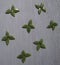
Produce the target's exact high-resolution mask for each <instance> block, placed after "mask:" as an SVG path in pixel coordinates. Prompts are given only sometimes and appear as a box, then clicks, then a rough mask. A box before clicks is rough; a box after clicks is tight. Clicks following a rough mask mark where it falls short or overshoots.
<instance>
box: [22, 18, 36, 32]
mask: <svg viewBox="0 0 60 65" xmlns="http://www.w3.org/2000/svg"><path fill="white" fill-rule="evenodd" d="M22 28H25V29H26V30H27V32H28V33H30V31H31V29H35V27H34V26H33V25H32V20H31V19H30V20H29V22H28V24H25V25H23V26H22Z"/></svg>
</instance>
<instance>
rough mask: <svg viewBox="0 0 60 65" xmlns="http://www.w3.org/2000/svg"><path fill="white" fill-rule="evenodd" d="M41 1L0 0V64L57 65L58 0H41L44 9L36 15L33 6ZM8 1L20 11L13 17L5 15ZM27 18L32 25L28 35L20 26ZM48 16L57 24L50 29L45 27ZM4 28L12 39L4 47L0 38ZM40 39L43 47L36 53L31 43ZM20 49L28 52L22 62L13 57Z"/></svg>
mask: <svg viewBox="0 0 60 65" xmlns="http://www.w3.org/2000/svg"><path fill="white" fill-rule="evenodd" d="M41 2H42V0H0V65H60V0H43V2H44V4H45V7H46V10H47V12H46V13H43V12H42V13H41V15H38V13H37V10H36V8H35V6H34V5H35V4H36V3H41ZM12 4H13V5H14V6H15V7H16V8H18V9H19V10H20V12H19V13H17V14H16V16H15V18H14V17H12V16H11V15H6V14H5V11H6V9H8V8H10V7H11V5H12ZM29 19H32V21H33V24H34V25H35V29H34V30H32V31H31V33H30V34H28V33H27V32H26V30H24V29H22V28H21V27H22V25H23V24H25V23H27V22H28V21H29ZM51 19H53V20H55V21H56V22H57V23H58V25H59V26H58V27H56V29H55V30H54V31H53V32H52V31H51V30H49V29H46V26H47V25H48V24H49V21H50V20H51ZM6 31H9V32H10V34H12V35H14V36H15V38H16V40H15V41H10V44H9V45H8V46H6V44H5V42H2V41H1V38H2V37H3V36H4V34H5V32H6ZM40 38H43V39H44V43H45V44H46V49H40V50H39V51H38V52H37V51H36V46H35V45H33V43H32V42H33V41H35V40H39V39H40ZM22 50H25V51H26V52H28V53H31V54H32V56H31V57H30V58H28V59H27V60H26V62H25V63H24V64H22V62H21V61H20V60H19V59H17V58H16V57H17V55H19V54H20V52H21V51H22Z"/></svg>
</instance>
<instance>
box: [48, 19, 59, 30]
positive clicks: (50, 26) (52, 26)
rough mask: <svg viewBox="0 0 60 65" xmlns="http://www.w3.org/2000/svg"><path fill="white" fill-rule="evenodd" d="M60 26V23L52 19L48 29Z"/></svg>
mask: <svg viewBox="0 0 60 65" xmlns="http://www.w3.org/2000/svg"><path fill="white" fill-rule="evenodd" d="M56 26H58V24H57V23H56V22H54V20H51V21H50V23H49V25H48V26H47V28H48V29H50V28H51V29H52V31H54V29H55V27H56Z"/></svg>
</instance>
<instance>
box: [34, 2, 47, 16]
mask: <svg viewBox="0 0 60 65" xmlns="http://www.w3.org/2000/svg"><path fill="white" fill-rule="evenodd" d="M35 7H36V8H37V9H38V14H39V15H40V14H41V11H43V12H46V9H45V8H44V3H41V4H40V5H39V4H35Z"/></svg>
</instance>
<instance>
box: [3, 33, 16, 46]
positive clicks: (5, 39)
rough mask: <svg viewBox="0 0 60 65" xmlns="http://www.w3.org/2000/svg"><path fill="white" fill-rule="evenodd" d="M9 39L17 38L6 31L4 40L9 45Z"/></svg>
mask: <svg viewBox="0 0 60 65" xmlns="http://www.w3.org/2000/svg"><path fill="white" fill-rule="evenodd" d="M9 40H15V38H14V37H13V36H11V35H9V32H6V34H5V36H3V37H2V41H5V42H6V45H7V46H8V44H9Z"/></svg>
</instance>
